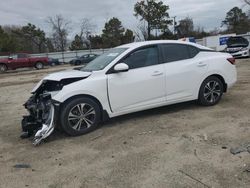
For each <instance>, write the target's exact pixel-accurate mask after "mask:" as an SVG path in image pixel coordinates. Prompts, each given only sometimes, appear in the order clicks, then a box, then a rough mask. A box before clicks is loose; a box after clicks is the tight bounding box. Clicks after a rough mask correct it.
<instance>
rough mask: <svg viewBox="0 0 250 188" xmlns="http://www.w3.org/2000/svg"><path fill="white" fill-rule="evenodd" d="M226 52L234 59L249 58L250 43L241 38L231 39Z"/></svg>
mask: <svg viewBox="0 0 250 188" xmlns="http://www.w3.org/2000/svg"><path fill="white" fill-rule="evenodd" d="M226 51H227V52H228V53H230V54H231V55H232V56H234V57H249V56H250V45H249V41H248V40H247V39H246V38H244V37H241V36H236V37H230V38H229V39H228V41H227V48H226Z"/></svg>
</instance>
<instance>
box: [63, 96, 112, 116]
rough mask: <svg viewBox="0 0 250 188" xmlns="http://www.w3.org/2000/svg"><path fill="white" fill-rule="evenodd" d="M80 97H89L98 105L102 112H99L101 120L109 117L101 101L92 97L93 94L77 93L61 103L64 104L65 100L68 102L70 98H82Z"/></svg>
mask: <svg viewBox="0 0 250 188" xmlns="http://www.w3.org/2000/svg"><path fill="white" fill-rule="evenodd" d="M82 97H86V98H90V99H92V100H94V101H95V102H96V103H97V104H98V105H99V107H100V110H101V112H102V113H101V119H102V121H106V120H107V119H109V115H108V113H107V111H106V110H104V108H103V105H102V103H101V102H100V101H99V100H98V99H97V98H96V97H94V96H92V95H89V94H79V95H74V96H71V97H69V98H68V99H66V100H65V101H64V102H63V103H62V105H63V104H66V103H67V102H69V101H71V100H73V99H76V98H82Z"/></svg>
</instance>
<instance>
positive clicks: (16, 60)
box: [0, 53, 48, 73]
mask: <svg viewBox="0 0 250 188" xmlns="http://www.w3.org/2000/svg"><path fill="white" fill-rule="evenodd" d="M45 65H48V58H47V57H31V56H30V55H29V54H26V53H18V54H12V55H10V56H9V57H8V58H4V59H0V73H3V72H6V71H7V70H15V69H17V68H23V67H34V68H36V69H42V68H43V67H44V66H45Z"/></svg>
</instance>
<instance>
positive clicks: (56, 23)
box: [47, 15, 70, 51]
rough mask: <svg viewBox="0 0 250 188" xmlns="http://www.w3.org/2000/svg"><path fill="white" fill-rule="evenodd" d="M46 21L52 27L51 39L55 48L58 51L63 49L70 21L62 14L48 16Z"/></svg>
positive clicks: (64, 48)
mask: <svg viewBox="0 0 250 188" xmlns="http://www.w3.org/2000/svg"><path fill="white" fill-rule="evenodd" d="M47 21H48V23H49V24H50V25H51V28H52V41H53V43H54V46H55V48H56V49H57V50H60V51H65V50H66V47H67V36H68V34H69V29H70V27H69V24H70V21H68V20H66V19H65V18H64V17H63V16H62V15H56V16H55V17H54V18H53V17H49V18H48V20H47Z"/></svg>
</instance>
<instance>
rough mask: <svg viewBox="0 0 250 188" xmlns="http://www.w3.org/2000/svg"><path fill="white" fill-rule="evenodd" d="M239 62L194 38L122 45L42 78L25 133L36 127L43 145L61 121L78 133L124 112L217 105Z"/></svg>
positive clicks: (68, 130) (25, 122) (26, 119)
mask: <svg viewBox="0 0 250 188" xmlns="http://www.w3.org/2000/svg"><path fill="white" fill-rule="evenodd" d="M234 64H235V59H234V58H233V57H232V56H231V55H230V54H227V53H220V52H215V51H213V50H211V49H209V48H206V47H203V46H200V45H197V44H194V43H189V42H181V41H147V42H139V43H131V44H127V45H123V46H119V47H117V48H114V49H111V50H110V51H108V52H106V53H104V54H103V55H101V56H99V57H98V58H96V59H95V60H93V61H91V62H90V63H88V64H87V65H86V66H85V67H83V68H82V69H80V70H72V71H64V72H59V73H54V74H50V75H49V76H47V77H45V78H44V79H43V80H41V81H40V82H39V83H38V84H37V86H36V87H35V88H34V89H33V91H32V94H33V95H32V96H31V98H30V99H29V100H28V101H27V102H26V104H25V107H26V108H27V109H28V111H29V112H30V116H26V117H24V119H23V131H24V137H26V136H30V135H32V134H33V132H34V131H35V132H36V135H35V144H38V143H40V141H41V140H43V139H45V138H46V137H47V136H49V135H50V134H51V133H52V132H53V129H54V126H55V125H56V126H60V127H61V128H62V129H63V130H64V131H65V132H66V133H67V134H69V135H71V136H77V135H82V134H86V133H88V132H90V131H92V130H94V129H95V128H96V127H97V126H98V124H99V122H100V121H103V120H105V119H107V118H112V117H116V116H119V115H123V114H128V113H132V112H137V111H141V110H146V109H151V108H156V107H160V106H165V105H170V104H175V103H180V102H185V101H191V100H197V101H198V102H199V103H200V104H201V105H204V106H212V105H215V104H217V103H218V102H219V101H220V100H221V97H222V95H223V93H224V92H226V91H227V90H228V89H229V88H230V87H232V86H233V84H234V83H235V82H236V79H237V73H236V67H235V65H234ZM37 130H38V131H37Z"/></svg>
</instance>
